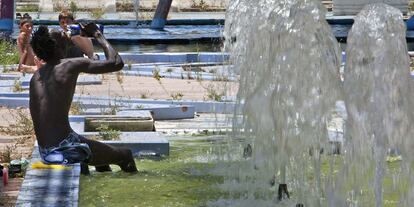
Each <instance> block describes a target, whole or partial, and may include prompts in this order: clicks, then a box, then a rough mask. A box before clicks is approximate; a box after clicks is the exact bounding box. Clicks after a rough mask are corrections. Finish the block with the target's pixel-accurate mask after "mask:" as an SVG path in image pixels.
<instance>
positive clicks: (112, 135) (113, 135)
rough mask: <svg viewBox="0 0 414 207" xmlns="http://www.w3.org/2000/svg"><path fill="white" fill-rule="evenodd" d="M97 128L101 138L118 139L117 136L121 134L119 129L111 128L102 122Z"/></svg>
mask: <svg viewBox="0 0 414 207" xmlns="http://www.w3.org/2000/svg"><path fill="white" fill-rule="evenodd" d="M97 130H98V131H99V136H101V137H102V139H103V140H119V136H120V135H121V132H120V131H118V130H115V129H111V128H109V126H108V125H106V124H102V125H101V126H100V127H98V128H97Z"/></svg>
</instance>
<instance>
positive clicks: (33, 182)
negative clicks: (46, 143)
mask: <svg viewBox="0 0 414 207" xmlns="http://www.w3.org/2000/svg"><path fill="white" fill-rule="evenodd" d="M38 161H40V155H39V151H38V150H37V147H35V150H34V151H33V154H32V159H31V161H30V164H29V166H28V169H27V171H26V175H25V179H24V181H23V184H22V186H21V188H20V192H19V196H18V198H17V203H16V206H78V200H79V176H80V165H79V164H74V165H70V167H71V169H70V170H57V169H33V168H32V167H31V165H32V164H33V163H35V162H38Z"/></svg>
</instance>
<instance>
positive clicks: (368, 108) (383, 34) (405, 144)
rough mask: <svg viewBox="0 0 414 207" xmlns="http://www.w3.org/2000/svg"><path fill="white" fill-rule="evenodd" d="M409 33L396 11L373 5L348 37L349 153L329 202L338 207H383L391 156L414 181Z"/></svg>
mask: <svg viewBox="0 0 414 207" xmlns="http://www.w3.org/2000/svg"><path fill="white" fill-rule="evenodd" d="M405 31H406V29H405V24H404V22H403V16H402V14H401V12H400V11H399V10H398V9H395V8H393V7H391V6H388V5H385V4H372V5H368V6H366V7H365V8H364V9H363V10H362V11H361V12H360V13H359V14H358V16H357V17H356V18H355V23H354V25H353V27H352V29H351V31H350V32H349V35H348V40H347V42H348V46H347V60H346V67H345V74H344V79H345V80H344V90H345V92H346V98H345V103H346V108H347V112H348V121H347V126H346V139H345V140H346V144H345V146H344V149H345V151H346V153H345V155H344V167H343V169H342V171H341V172H340V174H339V176H338V178H339V179H338V181H337V183H336V187H335V195H333V196H331V197H329V198H330V202H331V203H335V204H336V205H338V206H344V205H351V206H372V205H373V204H374V203H375V205H376V206H383V203H384V197H383V191H384V189H383V187H382V183H383V182H384V174H385V173H386V172H387V165H386V157H387V154H389V152H390V151H397V152H399V153H401V155H402V157H403V161H404V163H405V170H403V173H402V174H403V175H402V176H404V175H405V176H409V177H412V176H410V175H411V174H410V173H409V171H410V168H411V166H412V161H413V156H412V155H413V154H412V147H413V140H412V136H413V134H414V132H413V129H412V127H410V124H412V123H414V117H413V113H412V106H414V105H413V103H414V102H413V99H412V97H413V96H412V90H411V88H412V80H411V78H410V70H409V58H408V55H407V54H408V53H407V44H406V39H405ZM408 180H409V179H408ZM408 180H406V181H408ZM363 185H369V186H372V187H371V188H369V189H364V187H363ZM388 190H390V189H388ZM402 193H404V192H399V194H402ZM367 194H368V195H370V196H367ZM349 195H352V196H349ZM411 195H412V193H411ZM411 200H412V199H411ZM401 202H402V203H404V202H407V200H406V201H401ZM411 205H412V204H411V203H410V204H409V203H405V205H404V206H411Z"/></svg>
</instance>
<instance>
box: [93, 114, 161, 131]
mask: <svg viewBox="0 0 414 207" xmlns="http://www.w3.org/2000/svg"><path fill="white" fill-rule="evenodd" d="M102 125H106V126H108V128H110V129H114V130H119V131H123V132H135V131H153V130H154V119H152V117H151V116H116V115H92V116H86V117H85V132H90V131H99V128H100V127H102Z"/></svg>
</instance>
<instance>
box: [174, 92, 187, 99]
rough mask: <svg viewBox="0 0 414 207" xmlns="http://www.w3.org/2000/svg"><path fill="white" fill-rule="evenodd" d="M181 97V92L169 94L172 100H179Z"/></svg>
mask: <svg viewBox="0 0 414 207" xmlns="http://www.w3.org/2000/svg"><path fill="white" fill-rule="evenodd" d="M183 96H184V94H182V93H181V92H177V93H172V94H171V98H172V99H173V100H181V99H182V98H183Z"/></svg>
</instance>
